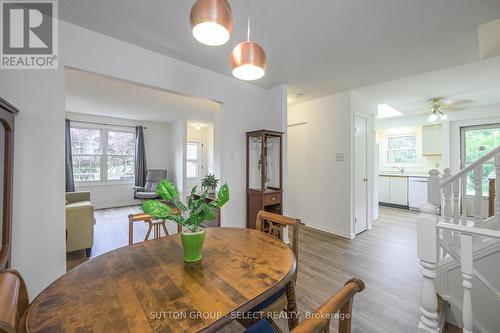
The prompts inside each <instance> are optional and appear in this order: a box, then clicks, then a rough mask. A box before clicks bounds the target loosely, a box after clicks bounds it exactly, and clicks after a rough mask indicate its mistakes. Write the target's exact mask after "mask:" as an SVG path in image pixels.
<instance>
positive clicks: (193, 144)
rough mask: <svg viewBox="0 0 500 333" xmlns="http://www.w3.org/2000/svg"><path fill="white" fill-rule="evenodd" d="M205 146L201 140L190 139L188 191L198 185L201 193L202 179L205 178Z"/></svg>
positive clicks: (187, 152) (188, 145)
mask: <svg viewBox="0 0 500 333" xmlns="http://www.w3.org/2000/svg"><path fill="white" fill-rule="evenodd" d="M202 147H203V145H202V142H201V140H196V139H189V140H188V142H187V146H186V190H187V191H188V193H191V189H192V188H193V187H195V186H196V185H198V190H199V191H201V185H200V182H201V177H202V176H203V149H202Z"/></svg>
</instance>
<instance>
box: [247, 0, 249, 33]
mask: <svg viewBox="0 0 500 333" xmlns="http://www.w3.org/2000/svg"><path fill="white" fill-rule="evenodd" d="M247 13H248V21H247V42H249V41H250V0H248V7H247Z"/></svg>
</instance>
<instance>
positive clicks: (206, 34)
mask: <svg viewBox="0 0 500 333" xmlns="http://www.w3.org/2000/svg"><path fill="white" fill-rule="evenodd" d="M189 20H190V22H191V28H192V29H193V36H194V38H196V40H198V41H199V42H200V43H203V44H206V45H210V46H219V45H223V44H225V43H226V42H227V41H228V40H229V37H231V32H232V30H233V12H232V11H231V6H230V5H229V2H228V1H227V0H197V1H196V2H195V3H194V5H193V7H192V8H191V14H190V16H189Z"/></svg>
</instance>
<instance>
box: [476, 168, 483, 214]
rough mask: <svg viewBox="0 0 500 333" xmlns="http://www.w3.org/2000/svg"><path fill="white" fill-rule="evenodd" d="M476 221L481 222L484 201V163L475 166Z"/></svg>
mask: <svg viewBox="0 0 500 333" xmlns="http://www.w3.org/2000/svg"><path fill="white" fill-rule="evenodd" d="M474 191H475V193H474V223H475V224H476V223H479V222H481V219H482V218H481V207H482V203H483V165H482V164H479V165H477V166H476V167H475V168H474Z"/></svg>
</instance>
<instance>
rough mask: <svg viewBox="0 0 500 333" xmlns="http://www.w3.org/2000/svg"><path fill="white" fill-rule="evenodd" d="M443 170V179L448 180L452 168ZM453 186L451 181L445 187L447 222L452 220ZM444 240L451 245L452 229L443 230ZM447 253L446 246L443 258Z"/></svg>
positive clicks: (444, 210) (445, 219)
mask: <svg viewBox="0 0 500 333" xmlns="http://www.w3.org/2000/svg"><path fill="white" fill-rule="evenodd" d="M443 171H444V174H443V177H442V179H443V180H446V179H448V178H450V177H451V169H450V168H446V169H444V170H443ZM451 186H452V184H451V183H450V184H447V185H445V186H444V187H443V197H444V200H443V210H442V214H443V218H444V222H445V223H450V222H451V194H452V188H451ZM443 241H444V242H445V244H446V245H447V246H450V245H451V242H452V233H451V231H449V230H444V231H443ZM446 254H447V251H446V248H444V247H443V248H442V251H441V255H442V257H443V258H444V257H446Z"/></svg>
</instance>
